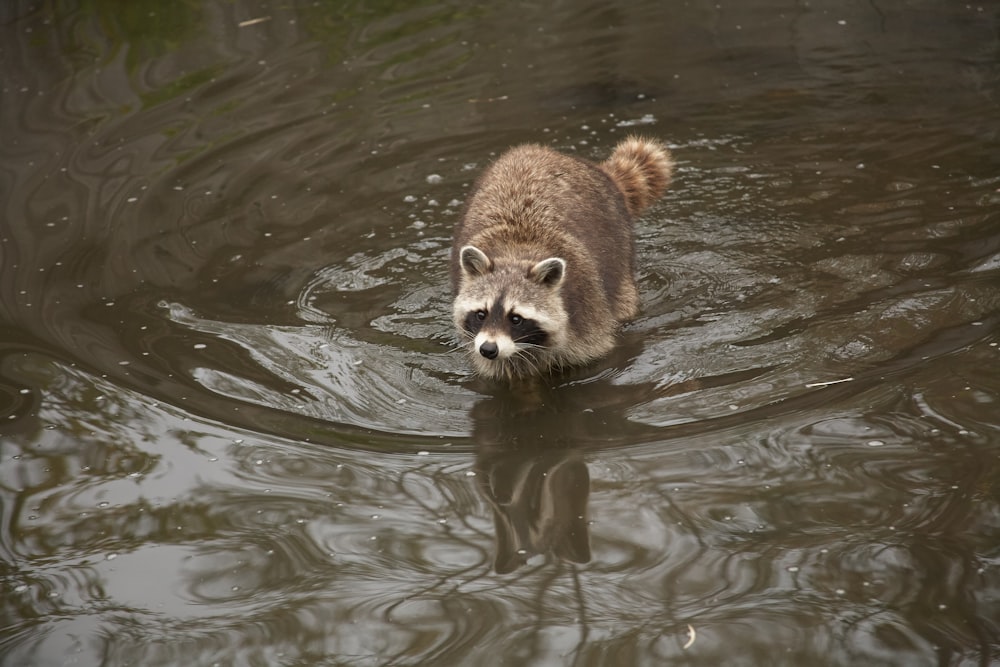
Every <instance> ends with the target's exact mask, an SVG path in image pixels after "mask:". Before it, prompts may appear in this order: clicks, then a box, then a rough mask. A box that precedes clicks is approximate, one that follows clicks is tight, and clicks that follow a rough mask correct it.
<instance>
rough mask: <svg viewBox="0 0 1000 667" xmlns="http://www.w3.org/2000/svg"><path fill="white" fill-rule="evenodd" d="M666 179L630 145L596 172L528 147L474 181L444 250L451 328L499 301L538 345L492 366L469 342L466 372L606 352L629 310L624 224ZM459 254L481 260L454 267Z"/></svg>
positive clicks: (654, 153) (647, 153) (629, 244)
mask: <svg viewBox="0 0 1000 667" xmlns="http://www.w3.org/2000/svg"><path fill="white" fill-rule="evenodd" d="M671 172H672V162H671V160H670V156H669V152H668V151H667V149H666V148H665V147H664V146H663V145H662V144H660V143H658V142H655V141H650V140H645V139H640V138H636V137H630V138H628V139H625V140H624V141H622V142H621V143H619V144H618V146H617V147H616V148H615V150H614V152H613V153H612V155H611V157H610V158H608V159H607V160H606V161H605V162H603V163H601V164H600V165H598V164H594V163H592V162H589V161H587V160H583V159H580V158H576V157H571V156H567V155H563V154H561V153H558V152H556V151H554V150H552V149H550V148H547V147H544V146H539V145H532V144H528V145H523V146H518V147H515V148H513V149H511V150H509V151H508V152H506V153H504V154H503V155H501V156H500V158H499V159H497V161H496V162H494V163H493V164H492V165H491V166H490V167H489V168H488V169H487V170H486V171H485V172H484V173H483V175H482V176H481V177H480V179H479V180H478V182H477V183H476V186H475V188H474V189H473V193H472V195H471V197H470V199H469V203H468V206H467V208H466V211H465V214H464V216H463V218H462V220H461V221H460V222H459V224H458V225H457V226H456V229H455V234H454V239H453V244H452V266H451V279H452V285H453V288H454V290H455V294H456V299H455V312H454V320H455V325H456V326H457V327H458V329H459V331H460V332H462V331H463V324H464V322H465V320H466V317H467V315H468V313H469V312H470V311H472V312H474V311H476V310H478V309H482V310H484V311H485V310H489V308H490V307H491V306H495V305H496V302H497V299H498V297H501V296H502V297H503V300H504V303H506V304H507V305H508V306H510V307H512V308H513V311H517V310H518V309H519V308H521V309H523V310H524V311H525V312H530V313H535V314H538V315H540V318H539V319H540V321H544V323H545V327H544V329H545V330H546V331H547V332H548V333H549V339H548V340H547V342H546V344H545V346H544V347H543V348H534V347H533V348H532V349H529V350H519V351H518V353H517V354H516V355H514V356H511V357H507V358H503V357H502V355H501V358H496V359H486V358H485V357H484V356H483V355H482V354H480V353H478V351H477V350H476V349H474V348H473V346H471V345H470V351H471V358H472V361H473V364H474V366H475V367H476V370H477V371H479V372H480V373H482V374H484V375H487V376H491V377H503V376H506V377H516V376H521V375H529V374H533V373H538V372H544V371H547V370H549V369H550V368H552V367H560V366H564V365H575V364H580V363H585V362H587V361H590V360H592V359H596V358H598V357H601V356H603V355H605V354H607V352H608V351H610V349H611V348H612V347H613V345H614V338H615V333H616V331H617V328H618V326H619V324H620V323H621V322H622V321H625V320H628V319H630V318H632V317H634V316H635V315H636V314H637V312H638V308H639V295H638V290H637V288H636V284H635V251H634V242H633V238H632V218H633V216H635V215H638V214H639V213H641V212H642V211H643V210H645V208H646V207H648V206H649V205H650V204H652V203H653V202H654V201H655V200H656V199H657V198H658V197H659V196H660V195H661V194H662V192H663V190H664V189H665V188H666V186H667V184H668V183H669V180H670V176H671ZM467 246H474V248H477V249H478V250H480V251H482V254H484V255H485V257H482V256H481V255H479V254H478V253H475V252H469V253H467V254H466V255H465V256H464V259H465V260H467V261H466V262H465V263H463V261H462V259H463V256H462V250H463V248H466V247H467ZM477 258H478V259H477ZM552 258H559V259H561V260H562V262H564V264H563V263H560V262H558V260H557V261H556V262H551V259H552ZM546 260H550V262H549V263H548V264H544V265H543V264H542V263H543V262H544V261H546ZM561 266H564V267H565V270H564V273H563V272H562V271H560V270H559V269H560V267H561ZM550 270H552V271H553V273H552V274H551V279H542V278H544V277H545V274H546V272H548V271H550ZM539 271H541V274H543V275H542V276H541V278H540V277H539V273H538V272H539ZM513 311H512V312H513ZM521 314H523V313H521ZM501 315H503V314H501ZM497 321H498V322H499V321H500V320H497Z"/></svg>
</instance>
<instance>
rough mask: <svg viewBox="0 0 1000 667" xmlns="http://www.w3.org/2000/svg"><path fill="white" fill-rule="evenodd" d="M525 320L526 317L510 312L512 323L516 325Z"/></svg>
mask: <svg viewBox="0 0 1000 667" xmlns="http://www.w3.org/2000/svg"><path fill="white" fill-rule="evenodd" d="M523 321H524V318H523V317H521V316H520V315H516V314H514V313H511V314H510V323H511V324H513V325H514V326H515V327H516V326H517V325H518V324H520V323H521V322H523Z"/></svg>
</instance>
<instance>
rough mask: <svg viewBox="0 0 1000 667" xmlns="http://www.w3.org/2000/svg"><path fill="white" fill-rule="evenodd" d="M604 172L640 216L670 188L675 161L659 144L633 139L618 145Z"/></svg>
mask: <svg viewBox="0 0 1000 667" xmlns="http://www.w3.org/2000/svg"><path fill="white" fill-rule="evenodd" d="M601 169H603V170H604V171H605V173H607V174H608V176H610V177H611V180H613V181H614V182H615V185H617V186H618V189H619V190H621V191H622V194H624V195H625V206H626V207H627V208H628V212H629V213H630V214H631V215H639V214H640V213H642V212H643V211H645V210H646V209H647V208H648V207H649V205H650V204H652V203H653V202H654V201H656V200H657V199H659V197H660V195H662V194H663V191H664V190H666V189H667V185H669V184H670V177H671V175H672V174H673V172H674V161H673V160H672V159H671V157H670V151H669V150H668V149H667V147H666V146H664V145H663V144H662V143H660V142H659V141H656V140H652V139H644V138H642V137H635V136H632V137H628V138H627V139H624V140H623V141H621V142H619V144H618V145H617V146H615V150H614V152H613V153H611V157H609V158H608V159H607V160H605V161H604V162H602V163H601Z"/></svg>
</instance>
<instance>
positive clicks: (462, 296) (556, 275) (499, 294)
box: [454, 246, 567, 377]
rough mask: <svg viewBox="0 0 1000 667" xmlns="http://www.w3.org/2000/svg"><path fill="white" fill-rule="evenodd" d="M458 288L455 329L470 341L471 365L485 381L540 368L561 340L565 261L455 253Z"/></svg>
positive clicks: (473, 250) (472, 249) (475, 250)
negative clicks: (459, 277) (521, 259)
mask: <svg viewBox="0 0 1000 667" xmlns="http://www.w3.org/2000/svg"><path fill="white" fill-rule="evenodd" d="M459 262H460V266H461V269H462V284H461V288H460V290H459V294H458V296H457V298H456V299H455V310H454V320H455V326H456V327H457V328H458V329H459V331H460V332H461V333H462V334H463V335H464V336H465V337H466V338H467V339H468V340H469V341H470V345H471V349H470V353H471V357H472V362H473V364H474V365H475V367H476V370H477V371H479V373H480V374H482V375H486V376H488V377H502V376H506V377H513V376H518V375H526V374H533V373H537V372H538V371H539V370H542V366H544V365H545V364H543V363H542V359H543V357H544V356H545V354H546V352H547V351H548V350H550V349H551V348H552V347H555V346H558V345H559V344H560V343H561V340H562V338H563V337H564V331H565V328H566V320H567V316H566V312H565V309H564V307H563V304H562V299H561V296H560V292H559V287H560V285H561V284H562V281H563V278H564V276H565V271H566V262H565V260H563V259H561V258H559V257H550V258H548V259H544V260H542V261H540V262H534V263H533V262H524V261H511V260H497V261H494V260H492V259H490V258H489V257H487V255H486V254H485V253H484V252H483V251H481V250H479V249H478V248H476V247H475V246H465V247H464V248H462V250H461V252H460V253H459Z"/></svg>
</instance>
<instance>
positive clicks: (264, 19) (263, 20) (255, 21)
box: [236, 16, 271, 28]
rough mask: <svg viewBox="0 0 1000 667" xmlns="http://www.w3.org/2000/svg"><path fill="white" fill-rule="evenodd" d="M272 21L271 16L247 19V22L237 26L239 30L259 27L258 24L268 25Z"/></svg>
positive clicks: (241, 22)
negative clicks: (252, 26)
mask: <svg viewBox="0 0 1000 667" xmlns="http://www.w3.org/2000/svg"><path fill="white" fill-rule="evenodd" d="M270 20H271V17H270V16H259V17H257V18H255V19H247V20H246V21H240V22H239V23H237V24H236V26H237V27H239V28H246V27H247V26H251V25H257V24H258V23H266V22H268V21H270Z"/></svg>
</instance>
